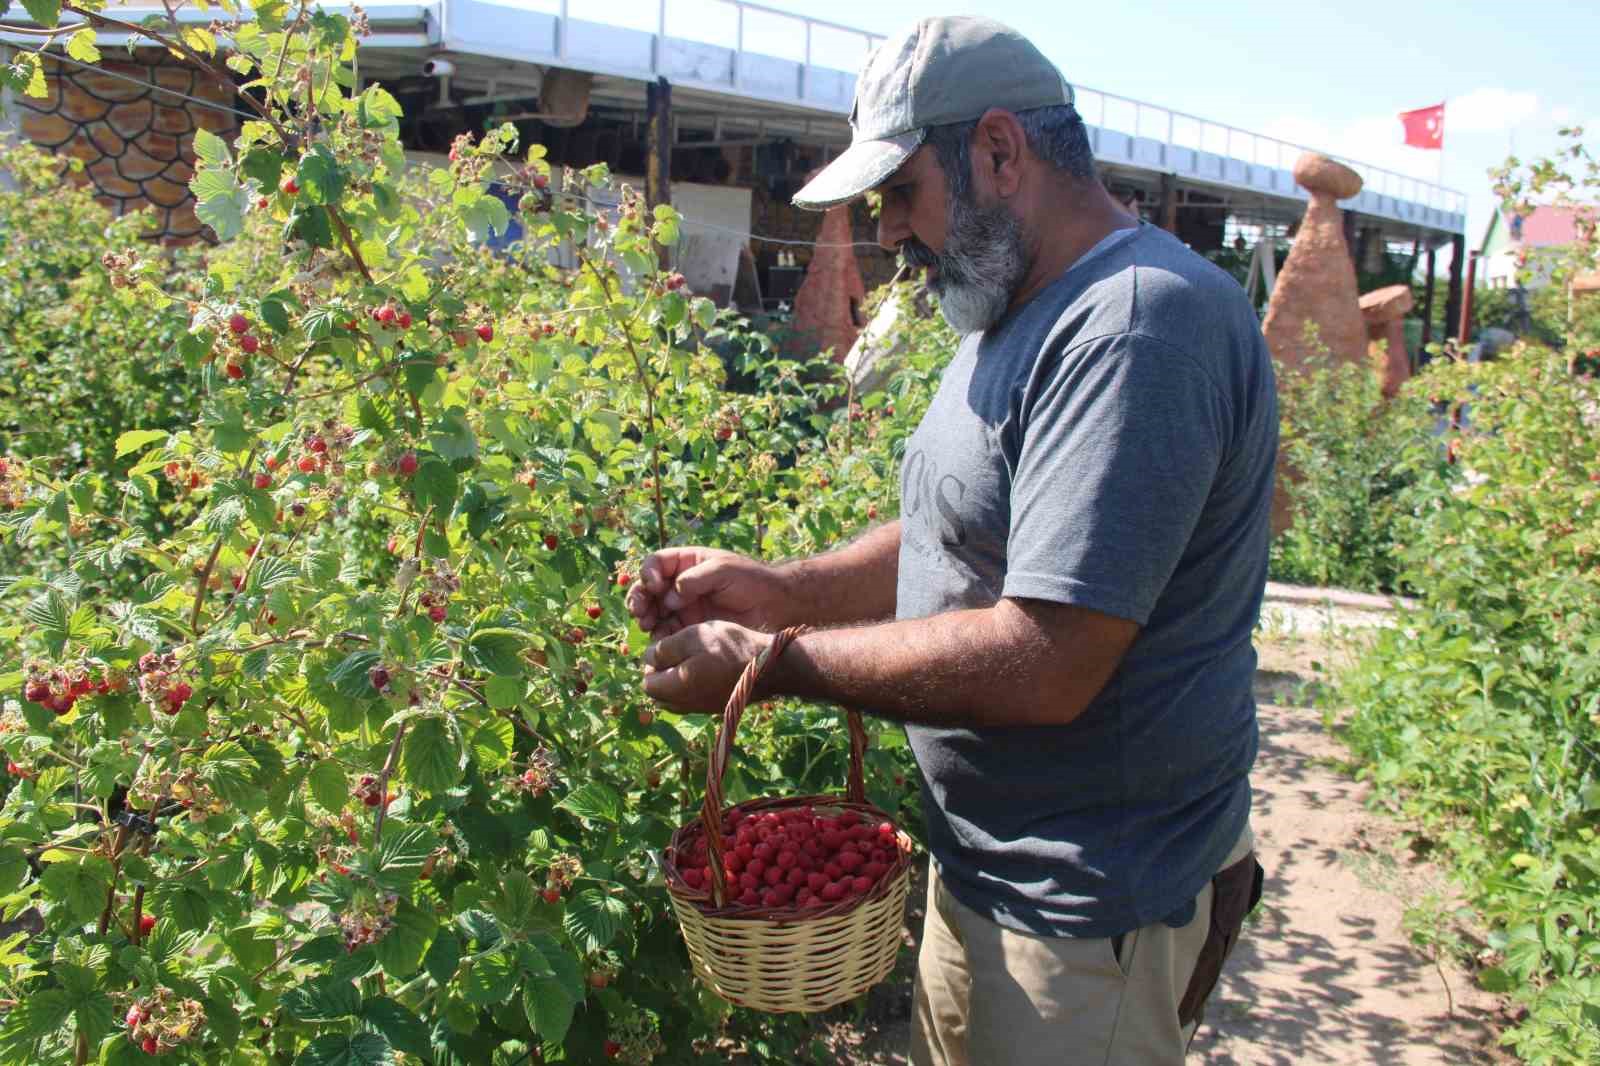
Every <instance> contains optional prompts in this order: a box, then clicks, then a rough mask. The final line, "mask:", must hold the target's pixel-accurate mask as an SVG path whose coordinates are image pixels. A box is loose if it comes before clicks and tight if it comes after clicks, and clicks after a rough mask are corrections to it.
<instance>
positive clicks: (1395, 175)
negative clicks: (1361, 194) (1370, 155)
mask: <svg viewBox="0 0 1600 1066" xmlns="http://www.w3.org/2000/svg"><path fill="white" fill-rule="evenodd" d="M1073 89H1074V91H1075V92H1076V93H1077V106H1078V113H1079V114H1081V115H1082V116H1083V119H1084V121H1085V122H1088V123H1090V124H1091V125H1096V126H1099V127H1100V128H1101V129H1109V130H1114V131H1115V132H1117V133H1126V134H1131V135H1133V136H1135V137H1145V138H1149V139H1151V140H1154V141H1158V142H1160V143H1161V144H1163V145H1165V146H1167V147H1168V148H1169V149H1170V148H1187V149H1192V150H1195V151H1201V152H1209V153H1211V154H1213V155H1217V156H1221V157H1223V158H1225V159H1239V160H1243V161H1244V162H1246V163H1251V164H1254V165H1257V166H1269V167H1275V168H1277V169H1279V170H1285V171H1289V170H1293V169H1294V162H1295V160H1296V159H1297V158H1299V156H1300V155H1301V153H1303V152H1320V151H1321V149H1317V148H1309V147H1307V146H1306V145H1303V144H1295V143H1294V142H1292V141H1285V140H1282V139H1280V138H1277V137H1270V136H1268V135H1266V134H1263V133H1252V132H1250V131H1249V130H1245V129H1240V128H1239V127H1237V126H1230V125H1228V124H1227V123H1225V122H1213V121H1211V120H1210V119H1204V118H1201V117H1200V116H1198V115H1191V114H1187V113H1185V112H1182V111H1173V110H1172V109H1171V108H1166V107H1162V106H1160V105H1159V104H1151V103H1146V102H1145V101H1143V100H1135V99H1134V98H1132V97H1130V96H1121V95H1119V94H1117V93H1108V92H1104V91H1103V90H1100V89H1090V88H1087V87H1085V86H1082V85H1075V86H1073ZM1130 115H1131V119H1130V118H1129V117H1128V116H1130ZM1170 154H1171V153H1170V152H1169V153H1168V155H1169V156H1170ZM1323 154H1325V155H1329V156H1330V157H1331V158H1334V159H1337V160H1339V162H1341V163H1344V164H1345V165H1346V166H1348V167H1350V168H1351V169H1353V170H1354V171H1355V172H1356V173H1358V174H1360V175H1361V180H1362V183H1363V185H1362V187H1363V189H1365V190H1371V191H1372V192H1375V193H1378V194H1379V195H1380V196H1390V197H1394V198H1395V199H1400V200H1408V201H1411V202H1413V203H1420V204H1423V205H1425V206H1427V207H1432V208H1436V209H1438V210H1440V211H1445V212H1449V213H1452V214H1464V213H1465V212H1466V209H1467V207H1466V202H1467V198H1466V195H1465V194H1464V193H1461V192H1459V191H1458V190H1455V189H1451V188H1447V187H1446V186H1443V185H1440V184H1438V183H1437V182H1431V181H1426V180H1424V179H1422V178H1415V177H1412V176H1411V175H1409V174H1401V173H1399V172H1398V171H1393V170H1388V169H1386V168H1384V167H1379V166H1374V165H1373V164H1371V163H1363V162H1361V161H1359V160H1355V159H1349V158H1346V157H1344V156H1340V155H1334V154H1333V153H1331V152H1324V153H1323Z"/></svg>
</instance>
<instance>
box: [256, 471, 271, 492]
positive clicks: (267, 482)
mask: <svg viewBox="0 0 1600 1066" xmlns="http://www.w3.org/2000/svg"><path fill="white" fill-rule="evenodd" d="M254 484H255V487H256V488H258V489H270V488H271V487H272V475H271V474H257V475H256V477H255V482H254Z"/></svg>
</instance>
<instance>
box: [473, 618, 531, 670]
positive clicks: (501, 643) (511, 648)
mask: <svg viewBox="0 0 1600 1066" xmlns="http://www.w3.org/2000/svg"><path fill="white" fill-rule="evenodd" d="M527 642H528V641H527V637H525V636H523V635H522V634H521V633H519V632H517V631H516V630H515V629H480V630H478V631H477V632H476V633H474V634H472V636H471V637H469V638H468V639H467V648H466V655H465V656H464V657H465V659H466V661H467V665H468V666H470V667H472V668H473V669H475V670H482V671H484V672H485V673H489V674H494V675H496V676H499V677H520V676H521V675H522V649H523V647H524V646H525V645H526V644H527Z"/></svg>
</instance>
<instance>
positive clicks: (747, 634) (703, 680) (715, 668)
mask: <svg viewBox="0 0 1600 1066" xmlns="http://www.w3.org/2000/svg"><path fill="white" fill-rule="evenodd" d="M771 642H772V638H771V637H769V636H767V635H766V634H765V633H759V632H757V631H756V630H754V629H750V628H749V627H747V626H741V625H737V624H735V623H733V622H721V621H717V622H701V623H698V624H697V625H691V626H688V627H687V628H684V629H680V630H678V631H677V632H675V633H673V634H672V635H671V636H669V637H665V638H663V639H661V640H657V641H653V642H652V643H651V644H650V646H649V647H648V648H646V649H645V652H644V691H645V694H646V695H648V696H650V697H651V698H652V699H655V700H658V701H659V702H661V703H664V704H666V705H667V706H668V707H671V708H672V709H673V710H675V711H679V712H684V713H687V712H693V711H703V712H705V713H707V714H718V713H720V712H721V711H722V709H723V707H724V706H725V705H726V704H727V702H728V695H729V694H730V693H731V692H732V691H733V686H734V685H735V684H736V683H738V680H739V675H740V674H741V673H742V672H743V671H744V668H745V667H746V666H748V665H749V664H750V660H752V659H754V658H755V657H756V656H757V655H760V654H761V652H762V651H763V650H764V649H765V648H766V647H767V646H768V645H769V644H771Z"/></svg>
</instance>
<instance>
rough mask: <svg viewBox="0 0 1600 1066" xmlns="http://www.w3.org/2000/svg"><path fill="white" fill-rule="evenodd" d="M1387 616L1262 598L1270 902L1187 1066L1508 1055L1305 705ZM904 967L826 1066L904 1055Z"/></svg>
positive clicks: (1259, 695)
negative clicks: (1427, 935)
mask: <svg viewBox="0 0 1600 1066" xmlns="http://www.w3.org/2000/svg"><path fill="white" fill-rule="evenodd" d="M1387 623H1388V616H1387V612H1386V611H1384V610H1383V609H1382V606H1381V604H1379V603H1376V602H1374V601H1373V600H1372V599H1371V598H1362V597H1351V598H1347V599H1344V600H1343V602H1333V601H1331V600H1328V599H1324V598H1321V597H1318V596H1315V595H1310V594H1307V593H1306V592H1304V591H1303V590H1292V589H1291V590H1284V589H1278V590H1276V593H1274V591H1273V590H1269V596H1268V602H1267V604H1266V605H1265V607H1264V608H1263V617H1262V626H1261V629H1260V631H1259V632H1258V634H1257V648H1258V650H1259V652H1260V667H1259V672H1258V674H1257V680H1256V699H1257V702H1258V705H1259V714H1260V723H1261V749H1260V755H1259V756H1258V758H1257V761H1256V766H1255V771H1254V773H1253V775H1252V781H1253V783H1254V786H1255V812H1254V816H1253V821H1252V825H1253V828H1254V830H1255V834H1256V847H1257V855H1258V857H1259V858H1260V860H1261V862H1262V865H1263V866H1265V867H1266V870H1267V882H1266V893H1265V897H1264V899H1263V902H1262V905H1261V906H1260V907H1259V908H1258V909H1257V910H1256V912H1255V913H1254V914H1253V915H1251V918H1250V920H1249V922H1248V924H1247V926H1246V932H1245V935H1244V937H1243V938H1242V940H1241V943H1240V945H1239V947H1238V948H1237V949H1236V950H1235V951H1234V953H1233V955H1232V957H1231V958H1230V960H1229V962H1228V966H1227V969H1226V971H1225V973H1224V976H1223V980H1222V983H1221V984H1220V985H1219V987H1218V989H1217V991H1216V992H1215V993H1214V994H1213V996H1212V999H1211V1002H1210V1004H1209V1007H1208V1010H1207V1017H1206V1021H1205V1023H1204V1024H1203V1025H1202V1026H1201V1028H1200V1031H1199V1033H1198V1034H1197V1035H1196V1038H1195V1041H1194V1044H1193V1046H1192V1047H1191V1051H1190V1055H1189V1062H1190V1063H1191V1064H1198V1066H1366V1064H1371V1066H1433V1064H1440V1066H1443V1064H1450V1066H1460V1064H1466V1063H1489V1064H1498V1063H1506V1062H1510V1061H1511V1060H1510V1059H1509V1057H1508V1056H1506V1055H1505V1054H1504V1053H1503V1052H1501V1051H1499V1050H1498V1048H1497V1046H1496V1040H1495V1038H1496V1035H1497V1022H1498V1021H1499V1019H1500V1012H1501V1010H1502V1009H1503V1008H1502V1005H1501V1004H1500V1003H1499V1002H1498V1001H1497V1000H1496V998H1495V997H1493V996H1490V995H1489V994H1487V993H1485V992H1482V991H1481V990H1479V989H1478V988H1477V986H1476V984H1475V983H1474V982H1473V980H1472V979H1471V977H1470V975H1468V974H1466V973H1464V972H1462V971H1461V970H1460V969H1459V968H1458V967H1457V966H1456V965H1455V964H1454V963H1453V962H1452V961H1451V960H1450V959H1449V958H1441V959H1439V960H1438V961H1437V963H1436V961H1435V959H1434V957H1433V955H1432V953H1431V952H1430V951H1428V950H1424V949H1422V948H1419V947H1418V946H1416V944H1415V943H1414V942H1413V939H1412V936H1411V935H1410V929H1411V928H1417V927H1418V924H1419V919H1420V920H1421V924H1422V925H1423V926H1426V925H1427V924H1428V922H1429V921H1430V920H1432V921H1434V922H1437V921H1445V922H1448V921H1449V920H1450V919H1449V918H1448V917H1443V916H1447V915H1449V913H1450V912H1451V911H1452V910H1453V909H1454V907H1453V902H1452V901H1453V892H1452V890H1451V888H1450V886H1449V884H1448V883H1447V882H1446V881H1445V879H1444V878H1443V877H1442V875H1441V874H1440V873H1439V872H1438V871H1437V870H1435V869H1433V868H1432V867H1430V866H1429V865H1428V864H1427V863H1426V862H1423V861H1420V860H1418V859H1417V858H1416V857H1415V856H1414V855H1413V854H1412V852H1411V850H1410V849H1409V848H1408V846H1407V838H1406V836H1405V833H1404V827H1403V826H1401V825H1399V824H1398V823H1397V822H1395V821H1394V820H1393V819H1391V818H1390V817H1388V816H1387V815H1385V814H1383V813H1381V812H1377V811H1373V810H1369V809H1368V808H1367V806H1366V805H1365V802H1364V801H1365V798H1366V795H1367V788H1366V786H1365V785H1364V784H1361V783H1358V782H1357V781H1355V780H1354V779H1353V777H1352V776H1351V775H1350V774H1349V772H1348V771H1347V768H1346V761H1347V759H1348V753H1347V752H1346V750H1345V749H1344V748H1343V746H1342V745H1341V744H1340V743H1339V742H1338V740H1337V739H1335V737H1334V736H1333V735H1331V734H1330V731H1329V729H1327V728H1326V727H1325V726H1324V723H1323V718H1322V713H1321V711H1320V710H1318V709H1316V708H1315V707H1314V706H1312V703H1313V698H1314V695H1315V692H1316V690H1317V686H1319V685H1320V684H1322V683H1323V682H1324V680H1325V679H1326V678H1327V676H1328V673H1329V671H1330V670H1332V669H1334V668H1335V667H1336V665H1337V659H1336V657H1337V656H1339V655H1342V654H1349V652H1348V650H1343V651H1342V650H1341V649H1348V648H1349V647H1350V646H1351V644H1352V642H1354V641H1359V640H1360V639H1361V636H1362V633H1363V632H1364V631H1370V628H1371V627H1373V626H1377V625H1384V624H1387ZM1334 727H1335V729H1336V728H1337V723H1336V722H1335V723H1334ZM924 888H925V882H923V883H919V884H917V885H914V886H913V889H912V896H911V906H910V907H909V908H908V914H907V921H906V940H907V943H908V944H914V943H915V936H916V932H917V931H918V930H920V928H921V925H922V899H923V895H922V891H923V890H924ZM1408 914H1409V916H1410V917H1409V921H1408ZM1428 916H1433V917H1432V918H1431V919H1429V918H1428ZM1408 926H1409V928H1408ZM1436 927H1437V926H1436ZM1450 929H1451V932H1452V934H1453V935H1457V936H1461V935H1464V936H1466V937H1467V938H1468V939H1470V937H1471V933H1470V931H1462V930H1457V929H1454V928H1453V927H1450ZM913 957H914V956H913V953H912V952H911V951H908V952H906V953H905V954H904V956H903V957H902V960H901V965H900V967H899V969H898V970H897V971H896V974H895V976H894V978H892V979H891V980H890V981H887V982H885V983H884V984H882V985H879V986H878V987H877V988H875V989H874V990H873V991H872V992H871V993H870V994H869V995H868V996H867V997H866V1000H865V1001H864V1003H863V1004H859V1005H854V1006H853V1007H852V1008H849V1009H847V1010H845V1011H841V1012H835V1013H833V1014H830V1015H828V1016H825V1017H823V1018H819V1019H816V1021H815V1022H814V1024H815V1025H816V1026H817V1029H818V1035H819V1036H821V1037H822V1038H823V1039H824V1040H825V1041H826V1042H827V1044H828V1046H829V1047H830V1049H831V1052H830V1054H831V1055H832V1056H833V1061H834V1062H837V1063H839V1064H841V1066H869V1064H870V1066H891V1064H895V1066H898V1064H904V1063H906V1062H907V1059H906V1054H905V1053H906V1047H907V1042H908V1037H909V1029H910V1024H909V1017H910V995H911V974H912V966H913ZM732 1061H735V1062H739V1061H743V1060H741V1059H739V1058H738V1057H736V1056H735V1057H734V1058H733V1059H732ZM1065 1061H1066V1060H1063V1062H1064V1063H1065ZM983 1066H1002V1064H998V1063H996V1064H983Z"/></svg>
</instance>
